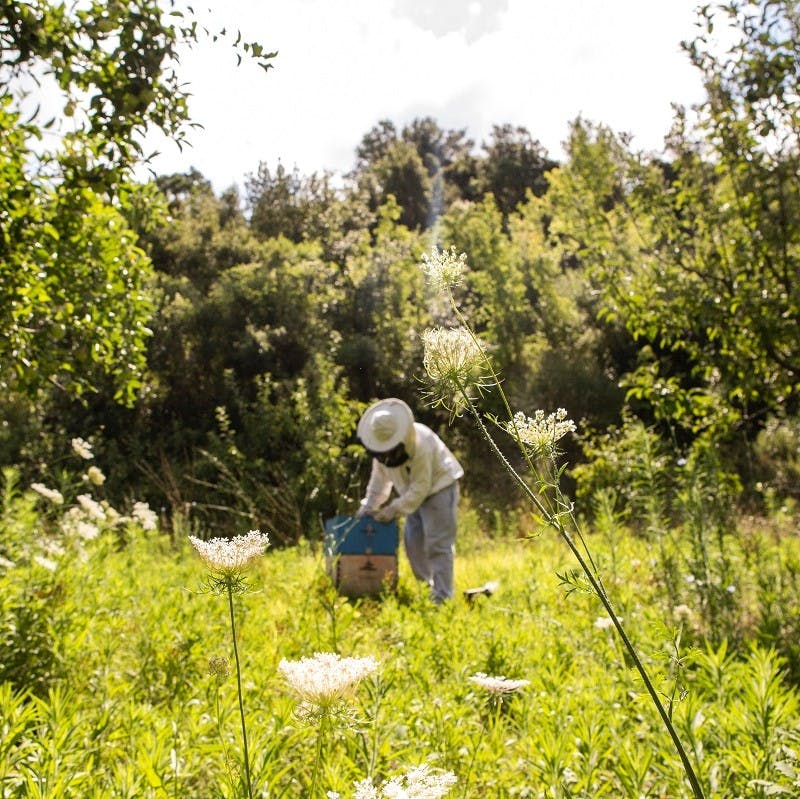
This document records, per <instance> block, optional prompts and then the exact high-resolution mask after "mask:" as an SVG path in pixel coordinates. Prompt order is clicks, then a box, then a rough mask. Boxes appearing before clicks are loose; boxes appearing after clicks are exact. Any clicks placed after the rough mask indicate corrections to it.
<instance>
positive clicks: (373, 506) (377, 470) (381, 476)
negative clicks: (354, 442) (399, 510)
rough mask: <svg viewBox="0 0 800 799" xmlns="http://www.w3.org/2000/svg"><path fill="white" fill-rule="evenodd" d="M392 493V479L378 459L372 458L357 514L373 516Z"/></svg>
mask: <svg viewBox="0 0 800 799" xmlns="http://www.w3.org/2000/svg"><path fill="white" fill-rule="evenodd" d="M391 493H392V480H391V478H390V477H389V474H388V472H387V471H386V469H385V468H384V467H383V466H381V464H380V463H378V461H376V460H375V459H374V458H373V459H372V471H371V472H370V475H369V482H368V483H367V493H366V496H365V497H364V499H362V500H361V507H360V508H359V509H358V513H357V515H358V516H363V515H364V514H368V515H370V516H374V515H375V512H376V511H377V510H378V508H380V506H381V505H383V503H384V502H386V500H387V499H389V494H391Z"/></svg>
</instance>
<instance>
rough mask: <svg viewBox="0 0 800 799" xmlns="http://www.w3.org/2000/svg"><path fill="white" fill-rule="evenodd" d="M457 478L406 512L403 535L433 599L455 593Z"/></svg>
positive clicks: (413, 566)
mask: <svg viewBox="0 0 800 799" xmlns="http://www.w3.org/2000/svg"><path fill="white" fill-rule="evenodd" d="M458 497H459V488H458V481H456V482H455V483H453V484H452V485H449V486H447V488H443V489H442V490H441V491H437V492H436V493H435V494H431V495H430V496H429V497H428V498H427V499H426V500H425V501H424V502H423V503H422V505H420V506H419V507H418V508H417V509H416V510H415V511H414V512H413V513H409V514H408V516H406V521H405V528H404V539H405V545H406V555H407V556H408V562H409V563H410V564H411V571H413V572H414V576H415V577H416V578H417V579H418V580H422V581H423V582H425V583H427V584H428V585H429V586H430V587H431V596H432V597H433V600H434V602H437V603H438V602H444V600H446V599H450V598H451V597H452V596H453V559H454V557H455V542H456V517H457V511H458Z"/></svg>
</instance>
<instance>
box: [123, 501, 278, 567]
mask: <svg viewBox="0 0 800 799" xmlns="http://www.w3.org/2000/svg"><path fill="white" fill-rule="evenodd" d="M134 511H135V508H134ZM189 541H191V542H192V546H193V547H194V548H195V549H196V550H197V551H198V553H199V554H200V557H201V558H202V560H203V563H205V564H206V566H207V567H208V568H209V569H210V570H211V571H212V572H214V573H215V574H217V575H220V576H221V577H223V578H230V577H236V576H238V575H240V574H241V573H242V572H243V571H244V570H245V569H246V568H247V567H248V566H249V565H250V564H251V563H252V562H253V561H255V560H257V559H258V558H260V557H261V556H262V555H263V554H264V551H265V550H266V548H267V547H268V546H269V536H268V535H267V534H266V533H261V532H259V531H258V530H250V532H248V533H247V535H237V536H235V537H234V538H212V539H210V540H209V541H203V540H201V539H200V538H195V537H194V536H191V535H190V536H189Z"/></svg>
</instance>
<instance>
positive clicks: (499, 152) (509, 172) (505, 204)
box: [476, 125, 556, 217]
mask: <svg viewBox="0 0 800 799" xmlns="http://www.w3.org/2000/svg"><path fill="white" fill-rule="evenodd" d="M483 151H484V156H483V157H482V158H481V159H480V160H479V166H478V174H477V177H476V182H477V191H478V193H479V194H492V195H493V196H494V198H495V202H496V203H497V207H498V208H499V209H500V211H501V212H502V213H503V215H504V216H506V217H507V216H508V215H509V214H511V213H513V212H514V211H515V210H516V208H517V206H518V205H519V204H520V203H522V202H524V200H525V197H526V195H527V192H528V191H531V192H533V194H534V195H535V196H537V197H541V196H542V195H543V194H544V193H545V191H546V190H547V177H546V174H547V172H549V171H550V170H551V169H553V167H555V166H556V162H555V161H553V160H551V159H550V158H548V156H547V152H546V151H545V149H544V147H542V145H541V144H540V143H539V142H538V141H536V140H534V139H533V137H532V136H531V135H530V133H529V132H528V131H527V130H526V129H525V128H523V127H512V126H511V125H494V126H493V127H492V134H491V138H490V140H489V142H488V143H484V145H483Z"/></svg>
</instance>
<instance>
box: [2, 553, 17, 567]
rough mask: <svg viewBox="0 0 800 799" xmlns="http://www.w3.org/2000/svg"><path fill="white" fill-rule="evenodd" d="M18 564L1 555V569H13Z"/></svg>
mask: <svg viewBox="0 0 800 799" xmlns="http://www.w3.org/2000/svg"><path fill="white" fill-rule="evenodd" d="M16 565H17V564H16V563H14V561H13V560H9V559H8V558H4V557H3V556H2V555H0V569H13V568H14V567H15V566H16Z"/></svg>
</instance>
